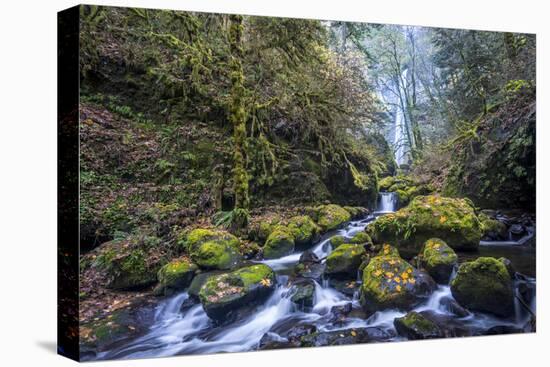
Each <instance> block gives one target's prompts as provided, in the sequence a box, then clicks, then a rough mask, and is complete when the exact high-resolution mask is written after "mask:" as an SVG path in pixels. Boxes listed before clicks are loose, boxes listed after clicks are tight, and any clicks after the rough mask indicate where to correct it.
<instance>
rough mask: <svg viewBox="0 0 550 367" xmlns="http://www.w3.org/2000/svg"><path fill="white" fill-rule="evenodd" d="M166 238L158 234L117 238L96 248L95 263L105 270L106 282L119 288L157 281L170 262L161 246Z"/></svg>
mask: <svg viewBox="0 0 550 367" xmlns="http://www.w3.org/2000/svg"><path fill="white" fill-rule="evenodd" d="M161 243H162V241H161V240H160V239H159V238H157V237H154V236H129V237H127V238H125V239H121V240H113V241H110V242H107V243H104V244H102V245H101V246H100V247H99V248H98V249H96V252H97V256H96V257H95V259H94V260H93V263H92V266H94V267H95V268H97V269H98V270H100V271H101V272H102V273H104V274H105V278H106V284H105V286H106V287H107V288H110V289H115V290H136V289H142V288H145V287H148V286H150V285H152V284H154V283H156V281H157V273H158V271H159V270H160V268H161V266H162V265H164V263H165V262H166V260H165V257H164V254H163V253H162V251H161V250H159V248H162V246H161Z"/></svg>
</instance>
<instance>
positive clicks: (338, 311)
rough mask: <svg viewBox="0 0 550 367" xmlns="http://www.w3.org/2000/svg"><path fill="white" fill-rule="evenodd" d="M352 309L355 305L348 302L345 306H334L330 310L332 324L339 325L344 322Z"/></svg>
mask: <svg viewBox="0 0 550 367" xmlns="http://www.w3.org/2000/svg"><path fill="white" fill-rule="evenodd" d="M352 309H353V305H352V303H351V302H348V303H346V304H345V305H341V306H333V307H332V308H331V309H330V315H331V322H332V323H339V322H342V321H344V320H345V319H346V318H347V317H348V315H349V313H350V312H351V310H352Z"/></svg>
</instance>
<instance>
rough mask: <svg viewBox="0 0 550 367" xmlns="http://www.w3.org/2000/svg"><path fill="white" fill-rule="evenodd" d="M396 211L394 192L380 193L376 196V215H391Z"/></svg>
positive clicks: (395, 195)
mask: <svg viewBox="0 0 550 367" xmlns="http://www.w3.org/2000/svg"><path fill="white" fill-rule="evenodd" d="M396 209H397V194H396V193H395V192H381V193H379V194H378V206H377V208H376V212H377V213H381V214H383V213H393V212H394V211H395V210H396Z"/></svg>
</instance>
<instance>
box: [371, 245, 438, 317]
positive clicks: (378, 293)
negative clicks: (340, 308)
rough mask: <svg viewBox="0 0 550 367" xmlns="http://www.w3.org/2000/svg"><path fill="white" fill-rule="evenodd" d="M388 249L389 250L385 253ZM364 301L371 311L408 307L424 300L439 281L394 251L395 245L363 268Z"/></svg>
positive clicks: (383, 250) (387, 248) (383, 251)
mask: <svg viewBox="0 0 550 367" xmlns="http://www.w3.org/2000/svg"><path fill="white" fill-rule="evenodd" d="M386 251H387V254H384V253H385V252H386ZM362 279H363V283H362V285H361V297H360V301H361V304H362V305H363V307H364V308H365V309H366V310H367V311H368V312H375V311H378V310H381V309H387V308H397V309H408V308H410V307H412V306H414V305H416V304H418V303H419V302H421V301H422V300H423V299H424V298H425V297H426V296H427V295H428V293H429V292H431V291H432V290H433V289H434V288H435V285H434V284H431V283H433V280H431V283H430V279H429V278H425V277H424V276H422V275H421V274H420V272H419V271H418V270H416V269H415V268H413V267H412V266H411V265H410V264H409V263H407V262H406V261H405V260H403V259H401V258H400V257H399V256H397V255H396V253H395V251H392V249H391V246H389V245H388V246H387V247H385V248H384V249H382V254H380V255H378V256H376V257H374V258H372V259H371V260H370V262H369V263H368V265H367V266H366V267H365V269H364V270H363V277H362Z"/></svg>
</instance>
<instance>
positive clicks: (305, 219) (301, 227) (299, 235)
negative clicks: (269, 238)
mask: <svg viewBox="0 0 550 367" xmlns="http://www.w3.org/2000/svg"><path fill="white" fill-rule="evenodd" d="M288 229H289V230H290V231H291V232H292V234H293V236H294V241H295V243H296V244H297V245H307V244H311V243H312V242H313V241H314V240H315V239H316V237H317V236H318V234H319V226H317V224H315V222H314V221H313V220H312V219H311V218H310V217H309V216H307V215H300V216H296V217H292V218H290V219H289V221H288Z"/></svg>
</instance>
